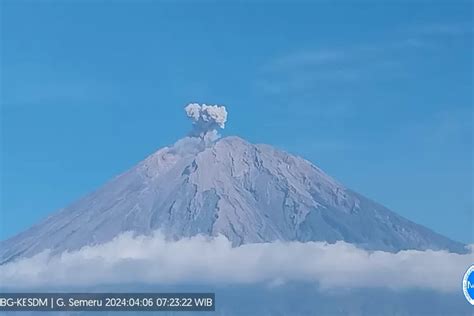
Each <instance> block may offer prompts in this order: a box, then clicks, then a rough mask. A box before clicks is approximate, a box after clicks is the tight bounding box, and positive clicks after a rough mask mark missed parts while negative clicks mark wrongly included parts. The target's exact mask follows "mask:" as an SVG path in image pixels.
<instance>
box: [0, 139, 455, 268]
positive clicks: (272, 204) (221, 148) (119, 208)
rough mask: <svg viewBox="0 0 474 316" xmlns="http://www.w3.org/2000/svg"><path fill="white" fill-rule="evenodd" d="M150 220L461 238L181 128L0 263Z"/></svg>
mask: <svg viewBox="0 0 474 316" xmlns="http://www.w3.org/2000/svg"><path fill="white" fill-rule="evenodd" d="M156 229H161V230H162V231H163V232H164V233H165V235H166V236H168V237H170V238H180V237H185V236H192V235H196V234H205V235H212V236H214V235H217V234H224V235H225V236H227V237H228V238H229V239H230V240H231V241H232V243H233V244H234V245H239V244H243V243H254V242H269V241H274V240H284V241H289V240H298V241H328V242H335V241H337V240H344V241H346V242H350V243H354V244H357V245H359V246H361V247H364V248H366V249H374V250H375V249H377V250H386V251H392V252H395V251H399V250H402V249H423V250H424V249H435V250H438V249H447V250H449V251H453V252H464V248H463V245H462V244H460V243H457V242H454V241H451V240H449V239H448V238H445V237H443V236H441V235H439V234H436V233H434V232H432V231H431V230H429V229H427V228H425V227H423V226H420V225H417V224H415V223H413V222H410V221H408V220H406V219H404V218H402V217H400V216H398V215H396V214H395V213H393V212H391V211H390V210H388V209H386V208H384V207H383V206H381V205H379V204H377V203H375V202H373V201H371V200H369V199H367V198H365V197H363V196H362V195H360V194H358V193H356V192H353V191H351V190H349V189H347V188H345V187H344V186H343V185H341V184H340V183H338V182H337V181H335V180H334V179H332V178H331V177H329V176H328V175H326V174H325V173H324V172H323V171H321V170H320V169H318V168H317V167H315V166H314V165H312V164H311V163H310V162H308V161H306V160H304V159H302V158H299V157H296V156H292V155H290V154H287V153H285V152H282V151H279V150H276V149H274V148H273V147H271V146H268V145H254V144H250V143H248V142H246V141H245V140H243V139H241V138H238V137H227V138H223V139H220V140H218V141H216V142H209V141H205V140H203V139H202V138H199V137H186V138H184V139H182V140H180V141H178V142H177V143H176V144H175V145H173V146H172V147H165V148H163V149H160V150H159V151H157V152H156V153H154V154H152V155H151V156H149V157H148V158H146V159H145V160H144V161H142V162H140V163H139V164H138V165H136V166H135V167H133V168H132V169H130V170H129V171H127V172H125V173H124V174H122V175H120V176H118V177H116V178H115V179H113V180H112V181H110V182H109V183H107V184H105V185H104V186H103V187H102V188H100V189H99V190H97V191H96V192H94V193H92V194H90V195H88V196H86V197H84V198H82V199H80V200H79V201H77V202H75V203H73V204H71V205H70V206H68V207H66V208H64V209H62V210H60V211H58V212H57V213H55V214H53V215H52V216H50V217H48V218H46V219H45V220H44V221H43V222H41V223H39V224H38V225H35V226H33V227H32V228H30V229H28V230H27V231H25V232H23V233H21V234H19V235H17V236H15V237H13V238H11V239H9V240H6V241H3V242H1V244H0V263H5V262H8V261H11V260H13V259H15V258H18V257H22V256H31V255H34V254H36V253H38V252H41V251H42V250H45V249H51V250H52V251H53V252H54V253H59V252H62V251H64V250H73V249H79V248H81V247H83V246H85V245H91V244H97V243H102V242H105V241H108V240H111V239H112V238H113V237H115V236H117V235H118V234H120V233H121V232H124V231H130V230H132V231H135V232H137V233H138V234H149V233H151V232H152V231H154V230H156Z"/></svg>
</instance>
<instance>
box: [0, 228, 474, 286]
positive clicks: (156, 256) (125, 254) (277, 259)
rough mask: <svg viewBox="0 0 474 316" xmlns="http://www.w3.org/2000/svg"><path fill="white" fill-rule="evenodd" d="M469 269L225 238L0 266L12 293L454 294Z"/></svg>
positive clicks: (463, 264)
mask: <svg viewBox="0 0 474 316" xmlns="http://www.w3.org/2000/svg"><path fill="white" fill-rule="evenodd" d="M473 262H474V254H473V253H472V248H471V251H470V253H468V254H464V255H460V254H456V253H449V252H445V251H431V250H427V251H415V250H407V251H401V252H398V253H389V252H383V251H372V252H369V251H365V250H362V249H359V248H357V247H355V246H353V245H351V244H347V243H344V242H338V243H336V244H326V243H322V242H307V243H300V242H275V243H261V244H247V245H243V246H240V247H234V248H233V247H232V245H231V243H230V242H229V241H228V240H227V239H226V238H225V237H223V236H219V237H216V238H209V237H203V236H197V237H192V238H186V239H181V240H178V241H168V240H166V239H165V238H164V237H163V235H162V234H160V233H159V232H157V233H155V234H154V235H153V236H148V237H146V236H133V234H132V233H125V234H122V235H120V236H118V237H117V238H115V239H114V240H112V241H110V242H108V243H106V244H102V245H97V246H90V247H84V248H82V249H81V250H78V251H73V252H65V253H62V254H61V255H55V256H52V255H50V253H49V252H43V253H41V254H38V255H36V256H34V257H31V258H26V259H21V260H19V261H15V262H11V263H8V264H5V265H2V266H0V285H1V286H2V287H10V288H31V287H43V286H94V285H100V284H124V283H143V284H181V283H183V284H184V283H190V282H196V283H208V284H254V283H264V284H265V283H267V284H271V285H279V284H284V283H285V282H289V281H305V282H314V283H317V284H319V286H320V287H321V288H322V289H333V288H338V289H340V288H347V289H353V288H378V287H382V288H390V289H408V288H418V289H432V290H436V291H441V292H451V291H458V290H459V288H460V285H461V279H462V275H463V273H464V272H465V270H466V269H467V267H468V266H469V265H470V264H472V263H473Z"/></svg>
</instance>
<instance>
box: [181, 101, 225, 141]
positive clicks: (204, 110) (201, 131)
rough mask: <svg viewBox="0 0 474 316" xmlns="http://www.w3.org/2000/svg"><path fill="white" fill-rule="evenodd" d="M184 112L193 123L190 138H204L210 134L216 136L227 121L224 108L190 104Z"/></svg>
mask: <svg viewBox="0 0 474 316" xmlns="http://www.w3.org/2000/svg"><path fill="white" fill-rule="evenodd" d="M184 110H185V111H186V114H187V116H188V117H189V118H190V119H191V120H192V122H193V131H192V133H191V135H192V136H199V137H205V135H206V134H208V133H210V132H211V133H212V134H217V131H218V130H219V129H222V128H224V127H225V122H226V121H227V111H226V109H225V106H219V105H206V104H202V105H200V104H198V103H190V104H188V105H187V106H186V107H185V108H184Z"/></svg>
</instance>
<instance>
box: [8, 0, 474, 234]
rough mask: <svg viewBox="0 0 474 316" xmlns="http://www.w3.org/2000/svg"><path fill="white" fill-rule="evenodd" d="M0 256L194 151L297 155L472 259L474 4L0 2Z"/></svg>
mask: <svg viewBox="0 0 474 316" xmlns="http://www.w3.org/2000/svg"><path fill="white" fill-rule="evenodd" d="M0 6H1V61H0V62H1V64H0V65H1V71H0V74H1V95H0V101H1V146H2V147H1V170H0V171H1V196H0V197H1V212H0V239H4V238H7V237H10V236H12V235H14V234H15V233H18V232H20V231H22V230H24V229H26V228H27V227H29V226H30V225H32V224H34V223H36V222H37V221H38V220H40V219H42V218H44V217H45V216H47V215H48V214H49V213H51V212H52V211H55V210H57V209H59V208H61V207H64V206H66V205H67V204H68V203H70V202H72V201H74V200H76V199H77V198H79V197H81V196H84V195H85V194H87V193H88V192H90V191H92V190H94V189H95V188H97V187H99V186H100V185H101V184H103V183H104V182H105V181H107V180H108V179H110V178H111V177H113V176H115V175H117V174H118V173H120V172H122V171H124V170H126V169H127V168H129V167H131V166H133V165H134V164H135V163H137V162H138V161H140V160H141V159H143V158H144V157H145V156H147V155H148V154H150V153H152V152H153V151H155V150H156V149H158V148H160V147H162V146H164V145H167V144H170V143H173V142H174V141H175V140H177V139H178V138H180V137H182V136H183V135H185V134H186V133H187V132H188V131H189V129H190V124H189V122H188V121H187V119H186V117H185V115H184V111H183V107H184V106H185V105H186V104H187V103H188V102H203V103H212V104H214V103H217V104H224V105H226V106H227V108H228V111H229V121H228V124H227V128H226V129H225V130H224V131H223V134H224V135H239V136H241V137H244V138H246V139H248V140H249V141H252V142H258V143H268V144H272V145H274V146H277V147H279V148H282V149H285V150H287V151H290V152H292V153H296V154H299V155H301V156H303V157H305V158H307V159H309V160H310V161H312V162H314V163H315V164H316V165H318V166H319V167H321V168H322V169H324V170H325V171H326V172H328V173H329V174H330V175H332V176H334V177H335V178H336V179H338V180H339V181H341V182H343V183H344V184H346V185H347V186H348V187H350V188H352V189H354V190H356V191H358V192H360V193H362V194H364V195H366V196H368V197H370V198H372V199H374V200H376V201H378V202H380V203H382V204H384V205H386V206H388V207H389V208H391V209H393V210H394V211H396V212H397V213H399V214H401V215H403V216H405V217H407V218H409V219H411V220H413V221H415V222H417V223H420V224H423V225H426V226H428V227H430V228H432V229H434V230H435V231H437V232H440V233H442V234H444V235H447V236H449V237H451V238H453V239H456V240H460V241H463V242H474V235H473V234H474V233H473V227H474V222H473V204H474V202H473V196H474V192H473V183H472V181H473V162H472V161H473V159H472V158H473V157H472V156H473V108H472V106H473V95H472V91H473V78H472V70H473V60H472V56H473V46H472V44H473V42H472V38H473V37H472V36H473V17H472V12H473V11H472V5H471V4H470V2H469V1H431V2H427V1H419V2H411V3H410V4H409V3H408V2H406V1H401V0H400V1H385V2H384V3H383V4H382V3H380V1H377V2H376V1H373V2H371V1H365V2H360V3H359V4H355V2H354V1H346V2H344V1H339V2H338V4H329V2H326V1H314V2H313V3H311V2H305V3H303V2H301V3H294V2H293V3H290V2H278V3H276V2H275V3H270V2H260V3H259V4H250V3H245V2H240V3H237V2H235V3H231V2H227V3H222V4H219V3H218V2H201V3H196V4H191V3H188V2H185V1H181V2H178V3H175V4H172V3H171V2H166V1H163V2H162V1H139V2H132V1H120V2H118V1H117V2H114V1H108V2H105V1H103V2H101V1H95V2H93V1H87V2H85V1H84V2H82V1H81V2H80V1H64V2H58V1H56V2H55V1H45V2H40V3H34V2H33V1H31V2H29V1H16V2H14V1H2V3H1V5H0Z"/></svg>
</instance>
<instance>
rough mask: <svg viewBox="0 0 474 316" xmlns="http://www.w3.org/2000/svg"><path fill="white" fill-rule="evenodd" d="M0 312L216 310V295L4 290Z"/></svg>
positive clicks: (0, 302)
mask: <svg viewBox="0 0 474 316" xmlns="http://www.w3.org/2000/svg"><path fill="white" fill-rule="evenodd" d="M0 311H215V294H214V293H0Z"/></svg>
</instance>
